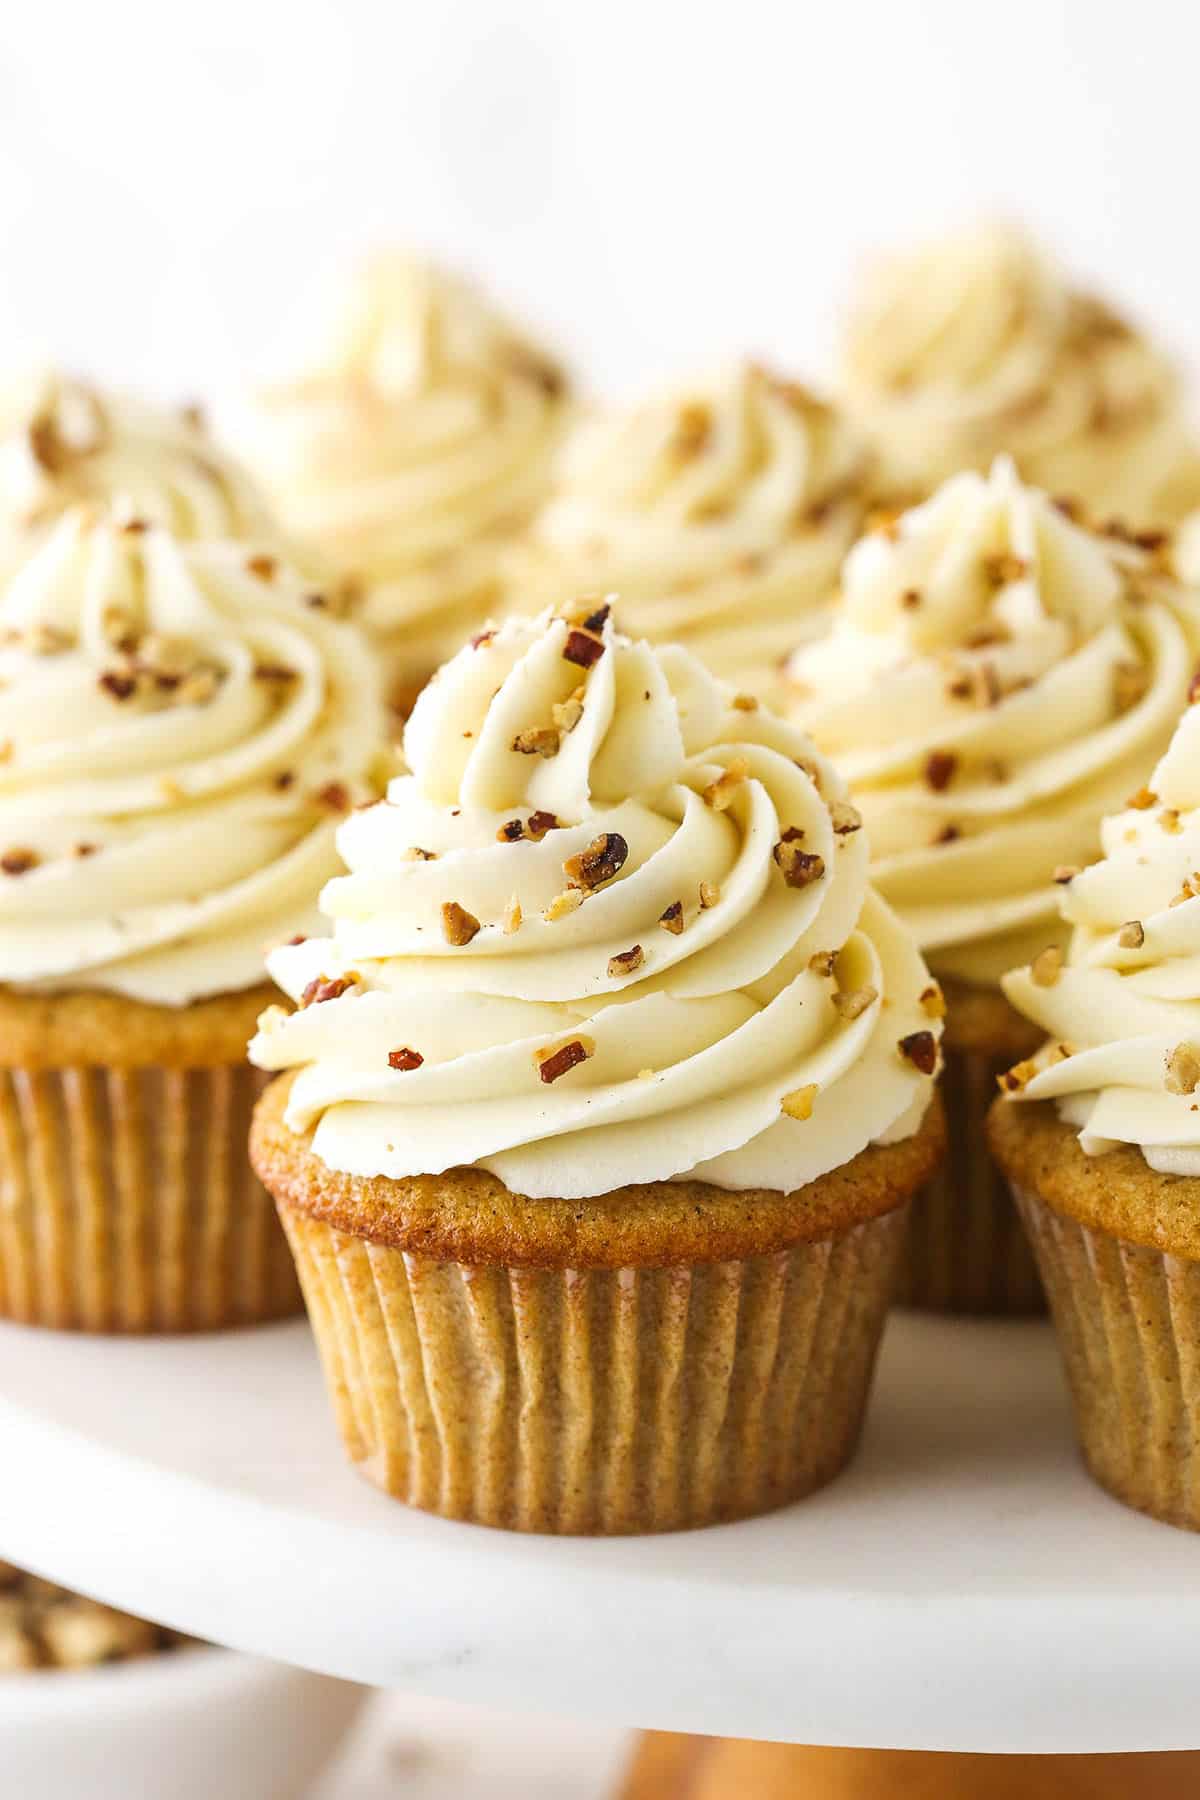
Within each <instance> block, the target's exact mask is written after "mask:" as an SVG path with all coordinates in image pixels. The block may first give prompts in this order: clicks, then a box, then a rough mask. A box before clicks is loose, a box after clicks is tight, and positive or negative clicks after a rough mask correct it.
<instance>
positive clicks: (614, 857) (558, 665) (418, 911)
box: [251, 607, 941, 1198]
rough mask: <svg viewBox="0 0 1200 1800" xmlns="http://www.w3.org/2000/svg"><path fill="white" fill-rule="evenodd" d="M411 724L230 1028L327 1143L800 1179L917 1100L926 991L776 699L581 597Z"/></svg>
mask: <svg viewBox="0 0 1200 1800" xmlns="http://www.w3.org/2000/svg"><path fill="white" fill-rule="evenodd" d="M405 753H406V757H407V761H408V764H409V767H410V769H411V771H412V772H411V774H408V775H405V776H403V777H402V778H400V779H398V780H395V781H393V782H392V784H391V787H390V789H389V791H388V796H387V799H386V801H385V802H382V803H380V804H379V805H378V806H375V807H372V808H369V809H367V810H365V811H362V812H360V813H357V814H355V815H354V817H352V818H350V819H348V820H347V821H346V822H345V823H344V825H343V826H342V828H341V830H340V832H339V839H338V842H339V848H340V850H341V852H342V855H343V857H344V858H345V860H346V863H347V864H348V866H349V871H350V872H349V874H347V875H345V876H343V877H342V878H340V879H338V880H335V881H332V882H331V883H330V884H329V886H328V887H327V888H326V890H325V893H324V895H323V897H322V909H323V910H324V912H325V913H326V915H327V916H328V917H329V918H330V919H331V920H332V921H333V927H334V934H333V937H332V938H331V939H330V938H325V939H314V940H310V941H309V942H307V943H304V944H299V945H295V946H289V947H287V948H284V949H281V950H278V951H276V952H275V953H274V955H273V956H272V958H271V962H270V966H271V971H272V973H273V974H274V975H275V977H276V979H277V980H278V981H279V982H280V984H281V985H282V986H283V988H284V989H285V990H286V991H287V992H288V993H289V994H290V995H291V996H292V998H293V999H294V1000H296V1001H297V1003H298V1005H299V1010H298V1011H297V1012H295V1013H293V1014H291V1015H288V1014H286V1013H285V1012H284V1011H283V1009H282V1008H279V1009H276V1010H275V1011H273V1013H271V1014H269V1015H268V1016H266V1017H265V1018H264V1020H263V1021H262V1024H261V1029H260V1032H259V1035H258V1037H257V1038H256V1039H255V1040H254V1043H253V1044H252V1046H251V1057H252V1059H253V1060H254V1061H256V1062H257V1063H258V1064H259V1065H260V1066H261V1067H263V1068H269V1069H285V1068H299V1071H300V1072H299V1074H298V1076H297V1078H296V1080H295V1082H294V1084H293V1086H292V1088H291V1092H290V1098H289V1106H288V1113H287V1120H288V1123H289V1125H290V1126H291V1127H292V1129H294V1130H296V1131H300V1132H303V1131H305V1130H307V1129H308V1128H309V1127H310V1126H312V1125H313V1124H314V1123H315V1125H316V1131H315V1136H314V1140H313V1148H314V1151H315V1152H316V1154H317V1155H319V1156H320V1157H321V1158H323V1160H324V1161H325V1163H326V1164H327V1166H329V1167H330V1168H333V1169H338V1170H342V1171H345V1172H347V1173H350V1174H360V1175H385V1176H392V1177H405V1176H413V1175H420V1174H436V1173H439V1172H441V1171H444V1170H445V1169H447V1168H451V1167H456V1166H461V1165H463V1164H475V1165H478V1166H480V1167H483V1168H485V1169H488V1170H491V1171H492V1172H493V1173H494V1174H496V1175H498V1176H499V1177H500V1178H501V1179H502V1180H503V1181H504V1182H505V1183H506V1184H507V1186H508V1187H509V1188H510V1189H511V1190H512V1191H513V1192H516V1193H521V1194H526V1195H530V1196H534V1197H539V1196H554V1197H559V1198H576V1197H584V1196H587V1195H594V1194H601V1193H608V1192H610V1191H612V1190H613V1189H615V1188H618V1187H622V1186H625V1185H627V1184H630V1183H643V1182H649V1181H655V1180H664V1179H669V1178H671V1177H674V1176H691V1177H695V1178H697V1179H699V1180H703V1181H708V1182H712V1183H715V1184H716V1185H718V1186H721V1187H728V1188H751V1187H765V1188H772V1189H778V1190H782V1191H791V1190H793V1189H795V1188H799V1187H802V1186H804V1185H805V1184H806V1183H807V1182H809V1181H811V1180H813V1179H815V1178H816V1177H817V1176H818V1175H820V1174H822V1173H824V1172H825V1171H826V1170H828V1169H831V1168H835V1167H838V1166H840V1165H842V1164H843V1163H845V1162H847V1161H848V1160H849V1159H850V1158H852V1157H853V1156H855V1155H856V1154H857V1153H858V1151H860V1150H861V1149H862V1148H863V1147H864V1146H865V1145H867V1144H868V1143H870V1142H872V1141H883V1140H887V1141H894V1140H895V1139H899V1138H902V1137H904V1136H906V1135H909V1134H911V1133H912V1132H913V1131H915V1130H916V1129H917V1127H918V1125H919V1123H920V1120H921V1118H922V1116H923V1114H924V1111H925V1108H926V1106H927V1104H928V1101H929V1098H930V1094H931V1088H932V1083H931V1077H932V1074H933V1072H934V1069H935V1066H936V1061H937V1040H938V1036H939V1033H940V1023H939V1020H940V1012H941V997H940V994H939V993H938V991H937V989H936V988H935V987H934V986H933V985H932V984H931V982H930V980H929V976H928V974H927V972H926V970H925V968H924V966H923V964H922V962H921V959H920V957H919V956H918V954H917V952H916V950H915V949H914V947H913V945H912V942H911V940H910V939H909V937H908V936H907V934H906V933H905V932H904V931H903V929H902V928H901V927H900V926H899V924H898V923H897V921H896V920H895V918H894V917H893V915H892V914H891V913H890V912H889V911H888V909H887V908H886V907H885V906H884V905H883V904H882V902H881V901H880V900H879V899H878V898H877V897H876V896H875V894H874V893H873V892H872V891H871V889H870V888H869V886H868V884H867V850H866V845H865V843H864V839H863V833H862V832H861V830H860V829H859V826H860V821H859V817H858V814H857V813H856V812H855V811H854V809H853V807H851V806H850V805H849V804H848V803H847V802H846V799H845V793H844V788H843V785H842V782H841V780H840V778H839V777H838V776H837V775H836V774H835V773H834V771H833V770H832V768H831V767H830V766H829V765H828V764H827V763H825V762H824V761H823V760H822V759H821V758H820V757H819V756H817V755H816V754H815V752H814V751H813V749H812V746H811V745H810V744H809V742H808V740H807V739H806V738H804V737H803V736H802V734H801V733H799V732H798V731H797V730H795V728H794V727H792V726H789V725H787V724H785V723H783V722H782V721H780V720H777V719H775V718H773V717H772V716H771V715H769V714H768V713H766V712H765V711H763V710H759V709H757V708H755V707H753V706H752V705H751V703H748V702H745V701H741V702H739V699H738V698H737V697H736V696H734V695H733V693H732V691H731V690H730V689H727V688H724V687H721V686H719V685H718V684H717V683H716V682H715V681H714V680H713V679H712V678H711V676H709V675H708V674H707V673H706V672H705V670H704V669H703V668H702V666H701V665H700V664H699V663H698V662H697V661H696V660H695V659H694V658H693V657H691V656H690V655H688V654H687V652H685V651H683V650H680V649H677V648H669V649H662V650H655V649H652V648H651V647H650V646H649V645H647V644H645V643H634V642H631V641H630V640H629V639H628V638H624V637H622V636H620V635H619V634H618V633H617V632H616V631H615V629H614V627H613V624H612V620H611V618H610V617H609V616H608V609H607V608H606V607H604V608H601V609H600V610H599V611H598V612H596V613H594V614H592V615H590V616H589V617H587V618H582V617H581V618H580V619H579V620H578V621H577V622H574V623H572V622H569V621H567V620H565V619H563V618H558V617H552V616H551V615H549V614H546V615H543V616H542V617H541V618H539V619H536V620H528V621H525V620H523V621H513V622H510V623H509V624H507V625H505V626H503V627H501V628H500V629H499V630H497V631H494V632H488V633H485V634H483V635H482V636H481V637H479V638H478V639H477V640H476V641H475V642H474V643H473V644H472V645H469V646H468V647H467V648H465V649H464V650H462V651H461V652H460V653H459V655H458V656H456V657H455V658H454V660H453V661H452V662H450V663H448V664H447V665H446V666H445V667H444V668H443V669H442V670H441V671H440V673H439V674H438V675H437V676H436V677H435V678H434V681H433V682H432V683H431V684H430V686H429V687H428V688H427V689H426V691H425V693H424V694H423V695H422V696H421V699H420V700H419V702H418V704H417V707H416V710H415V712H414V713H413V716H412V719H411V720H410V722H409V726H408V731H407V735H406V738H405Z"/></svg>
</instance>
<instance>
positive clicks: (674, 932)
mask: <svg viewBox="0 0 1200 1800" xmlns="http://www.w3.org/2000/svg"><path fill="white" fill-rule="evenodd" d="M658 922H659V924H660V925H661V926H662V928H663V930H664V931H669V932H670V933H671V936H672V937H678V936H679V935H680V933H681V932H682V930H683V901H682V900H672V902H671V904H670V906H668V908H667V910H666V912H664V913H662V914H661V915H660V917H659V921H658Z"/></svg>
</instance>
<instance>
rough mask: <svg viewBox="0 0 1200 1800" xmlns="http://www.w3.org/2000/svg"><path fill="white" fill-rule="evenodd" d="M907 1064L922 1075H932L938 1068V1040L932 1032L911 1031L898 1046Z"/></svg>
mask: <svg viewBox="0 0 1200 1800" xmlns="http://www.w3.org/2000/svg"><path fill="white" fill-rule="evenodd" d="M896 1048H897V1049H898V1050H899V1052H900V1054H901V1056H902V1057H903V1058H904V1059H905V1061H906V1062H910V1063H911V1064H912V1066H913V1068H914V1069H917V1070H919V1071H920V1073H921V1074H922V1075H932V1074H933V1072H934V1070H935V1069H936V1068H937V1056H938V1050H937V1039H936V1038H935V1037H934V1035H933V1033H932V1031H910V1032H909V1034H908V1036H907V1037H902V1038H901V1039H900V1042H899V1043H898V1045H897V1046H896Z"/></svg>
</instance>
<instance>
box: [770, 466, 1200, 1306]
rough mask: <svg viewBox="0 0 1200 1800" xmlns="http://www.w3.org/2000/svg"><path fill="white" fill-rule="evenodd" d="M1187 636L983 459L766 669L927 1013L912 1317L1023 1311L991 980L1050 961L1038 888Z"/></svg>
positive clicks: (1122, 562)
mask: <svg viewBox="0 0 1200 1800" xmlns="http://www.w3.org/2000/svg"><path fill="white" fill-rule="evenodd" d="M1189 638H1190V639H1191V642H1189ZM1194 642H1195V618H1194V609H1193V607H1192V605H1191V603H1190V602H1189V601H1187V599H1186V597H1185V596H1184V594H1183V592H1182V590H1181V589H1180V588H1179V586H1178V584H1176V583H1175V582H1174V581H1173V580H1172V579H1171V578H1170V576H1169V575H1168V574H1166V573H1165V572H1164V571H1163V567H1162V559H1161V556H1160V554H1159V553H1158V552H1153V551H1149V550H1147V549H1145V548H1143V547H1140V546H1139V545H1138V544H1136V543H1132V542H1130V541H1129V539H1128V537H1126V536H1120V537H1111V536H1110V537H1105V536H1101V535H1098V534H1096V533H1094V532H1091V531H1087V530H1084V529H1082V528H1081V527H1080V526H1079V525H1077V524H1076V523H1074V522H1073V521H1072V520H1071V519H1070V518H1068V517H1067V516H1065V515H1064V514H1063V512H1062V511H1061V510H1060V509H1059V508H1058V507H1057V506H1055V505H1054V504H1053V503H1052V502H1051V501H1050V500H1049V499H1047V497H1046V496H1045V495H1044V494H1042V493H1040V492H1038V491H1037V490H1035V489H1033V488H1029V487H1026V486H1024V485H1023V484H1022V483H1021V481H1020V480H1019V479H1018V477H1017V475H1016V472H1015V470H1014V469H1013V467H1012V465H1011V463H1007V462H1004V461H1001V462H999V463H998V464H997V466H996V467H995V469H994V470H993V471H992V473H991V475H990V476H989V477H987V478H985V477H983V476H979V475H975V474H970V473H966V474H962V475H958V476H956V477H954V478H953V479H952V480H951V481H948V482H947V483H946V484H945V485H944V486H943V487H942V488H941V489H939V491H938V492H937V493H936V494H935V495H934V496H933V498H932V499H930V500H929V501H927V502H926V503H925V504H924V505H922V506H920V507H917V508H915V509H913V510H912V511H910V512H908V513H905V514H903V515H901V516H899V517H896V518H894V519H892V520H890V521H888V522H885V523H884V524H882V525H881V526H880V527H879V528H877V529H875V530H873V531H872V532H870V533H869V534H868V535H867V536H866V537H865V538H864V539H863V541H862V542H861V543H860V544H859V545H858V546H856V548H855V549H854V551H853V552H852V553H851V555H850V556H849V558H848V559H847V562H846V566H845V570H844V573H843V582H842V593H841V597H840V601H839V605H838V609H837V614H836V619H835V623H834V625H833V628H832V630H831V632H830V634H829V635H828V637H826V638H825V639H824V640H823V641H822V642H820V643H818V644H814V645H810V646H807V647H804V648H801V650H799V651H798V652H797V654H796V656H795V657H794V658H793V660H792V663H791V664H790V666H789V676H790V679H791V680H792V682H793V690H792V692H793V702H792V704H793V710H794V713H795V716H796V717H797V719H798V720H799V721H800V722H801V723H802V724H803V725H804V726H805V728H806V729H808V730H810V731H811V732H812V734H813V736H814V738H815V739H816V741H817V743H818V744H819V745H820V746H821V748H822V749H823V750H824V751H825V752H826V753H827V754H828V755H830V756H831V757H833V758H834V759H835V761H836V762H837V764H838V767H839V768H840V769H841V770H842V771H843V773H844V775H845V776H846V779H847V781H848V783H849V785H850V790H851V793H852V795H853V797H854V801H855V804H856V805H857V806H858V807H859V809H860V810H861V812H862V814H863V817H864V820H865V822H866V826H867V831H868V834H869V837H870V843H871V852H872V879H873V880H874V882H875V883H876V885H877V887H878V888H879V891H880V893H881V894H882V895H883V896H884V898H885V899H886V900H888V901H890V902H891V904H892V905H893V906H895V907H896V908H897V909H898V911H899V912H900V914H901V916H902V917H903V918H904V919H905V921H906V923H907V924H908V926H909V927H910V929H911V930H912V931H913V933H914V935H915V936H916V939H917V942H918V943H919V944H920V946H921V948H922V950H923V951H924V952H925V954H926V955H927V956H928V958H929V962H930V966H931V968H932V969H933V972H934V974H935V975H937V976H938V977H939V978H940V980H941V981H942V983H943V986H944V990H945V995H946V1000H947V1003H948V1007H949V1017H948V1021H947V1029H946V1053H947V1054H946V1076H945V1086H946V1097H947V1110H948V1114H949V1120H950V1133H951V1139H950V1154H949V1156H948V1158H947V1162H946V1165H945V1168H944V1171H943V1173H942V1175H941V1176H939V1177H938V1178H937V1180H936V1181H935V1182H934V1184H933V1185H932V1186H931V1187H930V1188H928V1189H927V1190H926V1192H925V1193H924V1194H923V1195H921V1196H920V1197H919V1198H918V1200H917V1202H916V1203H915V1205H914V1208H913V1231H912V1233H911V1237H910V1246H909V1251H908V1259H907V1263H906V1266H905V1273H904V1277H903V1282H902V1292H903V1294H904V1297H905V1298H906V1299H908V1300H909V1301H910V1302H912V1303H914V1304H919V1305H926V1306H932V1307H938V1308H945V1309H951V1310H966V1311H1022V1310H1028V1309H1032V1308H1035V1307H1037V1306H1039V1305H1040V1294H1039V1288H1038V1283H1037V1278H1036V1272H1035V1269H1034V1265H1033V1260H1032V1257H1031V1255H1030V1252H1029V1250H1028V1247H1027V1245H1026V1244H1025V1242H1024V1239H1023V1237H1022V1235H1021V1233H1020V1231H1019V1228H1018V1223H1017V1219H1016V1215H1015V1213H1014V1210H1013V1208H1012V1205H1011V1201H1010V1200H1009V1197H1008V1193H1007V1189H1006V1187H1005V1186H1004V1184H1003V1183H1002V1182H1001V1181H999V1180H998V1178H997V1175H996V1173H995V1171H994V1169H993V1167H992V1165H991V1163H990V1160H989V1158H988V1155H987V1150H986V1145H985V1139H984V1131H983V1120H984V1115H985V1113H986V1110H987V1107H988V1105H989V1104H990V1101H991V1098H992V1096H993V1094H994V1092H995V1081H996V1076H997V1074H998V1073H999V1072H1000V1071H1002V1070H1003V1069H1004V1068H1006V1067H1007V1066H1008V1065H1009V1064H1010V1063H1011V1062H1014V1061H1016V1060H1017V1059H1018V1058H1020V1057H1022V1056H1025V1055H1027V1054H1028V1053H1029V1052H1030V1051H1031V1050H1032V1049H1033V1048H1034V1047H1035V1044H1036V1042H1037V1041H1038V1033H1037V1031H1036V1028H1035V1027H1033V1026H1032V1025H1031V1024H1030V1023H1029V1021H1028V1020H1027V1019H1024V1018H1022V1017H1020V1016H1019V1015H1018V1014H1017V1013H1016V1012H1015V1011H1014V1010H1013V1008H1012V1007H1011V1006H1010V1005H1009V1003H1008V1001H1007V1000H1006V999H1005V997H1004V995H1003V993H1002V992H1001V990H1000V978H1001V976H1002V975H1003V974H1004V973H1005V971H1006V970H1008V969H1009V968H1011V967H1012V966H1013V965H1014V964H1016V963H1021V962H1032V963H1033V966H1034V968H1035V969H1037V970H1039V971H1041V972H1042V973H1045V974H1047V975H1049V973H1050V972H1052V970H1053V969H1054V968H1055V967H1057V964H1058V962H1059V960H1060V959H1061V952H1060V951H1059V950H1058V949H1056V948H1054V947H1053V946H1054V942H1055V939H1056V938H1060V937H1061V931H1060V929H1059V924H1058V897H1059V888H1058V886H1057V883H1058V882H1059V881H1060V880H1061V879H1063V878H1064V871H1065V872H1066V873H1069V872H1070V870H1071V869H1072V868H1074V867H1077V866H1080V865H1083V864H1085V863H1089V862H1091V861H1092V860H1093V859H1094V858H1095V857H1096V856H1097V855H1098V854H1099V851H1100V821H1101V819H1102V817H1103V816H1104V814H1105V813H1107V812H1110V811H1112V810H1113V808H1114V807H1117V806H1119V805H1121V804H1122V802H1123V801H1124V799H1125V797H1126V796H1127V795H1128V794H1129V793H1131V792H1133V791H1135V790H1136V789H1138V788H1139V787H1140V786H1141V785H1142V784H1143V782H1144V781H1145V779H1146V777H1147V775H1148V773H1149V771H1150V770H1151V769H1152V768H1153V766H1154V763H1155V761H1156V760H1157V758H1158V757H1159V756H1160V755H1161V754H1162V752H1163V750H1164V748H1165V746H1166V744H1167V742H1168V741H1169V739H1170V735H1171V731H1172V729H1173V728H1174V725H1175V722H1176V720H1177V718H1178V716H1179V713H1180V711H1181V710H1182V708H1183V707H1184V705H1185V704H1186V701H1187V695H1188V689H1189V683H1190V681H1191V676H1192V670H1193V666H1194Z"/></svg>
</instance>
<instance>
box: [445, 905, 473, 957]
mask: <svg viewBox="0 0 1200 1800" xmlns="http://www.w3.org/2000/svg"><path fill="white" fill-rule="evenodd" d="M478 930H479V920H478V919H477V918H476V917H475V915H474V913H469V912H468V911H467V909H466V907H465V906H460V905H459V904H458V901H457V900H446V901H444V902H443V904H442V936H443V937H444V938H445V940H446V942H447V943H448V944H453V945H454V946H455V948H456V949H459V948H461V947H462V945H463V944H469V943H470V942H471V939H472V938H473V937H474V936H475V933H476V932H477V931H478Z"/></svg>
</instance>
